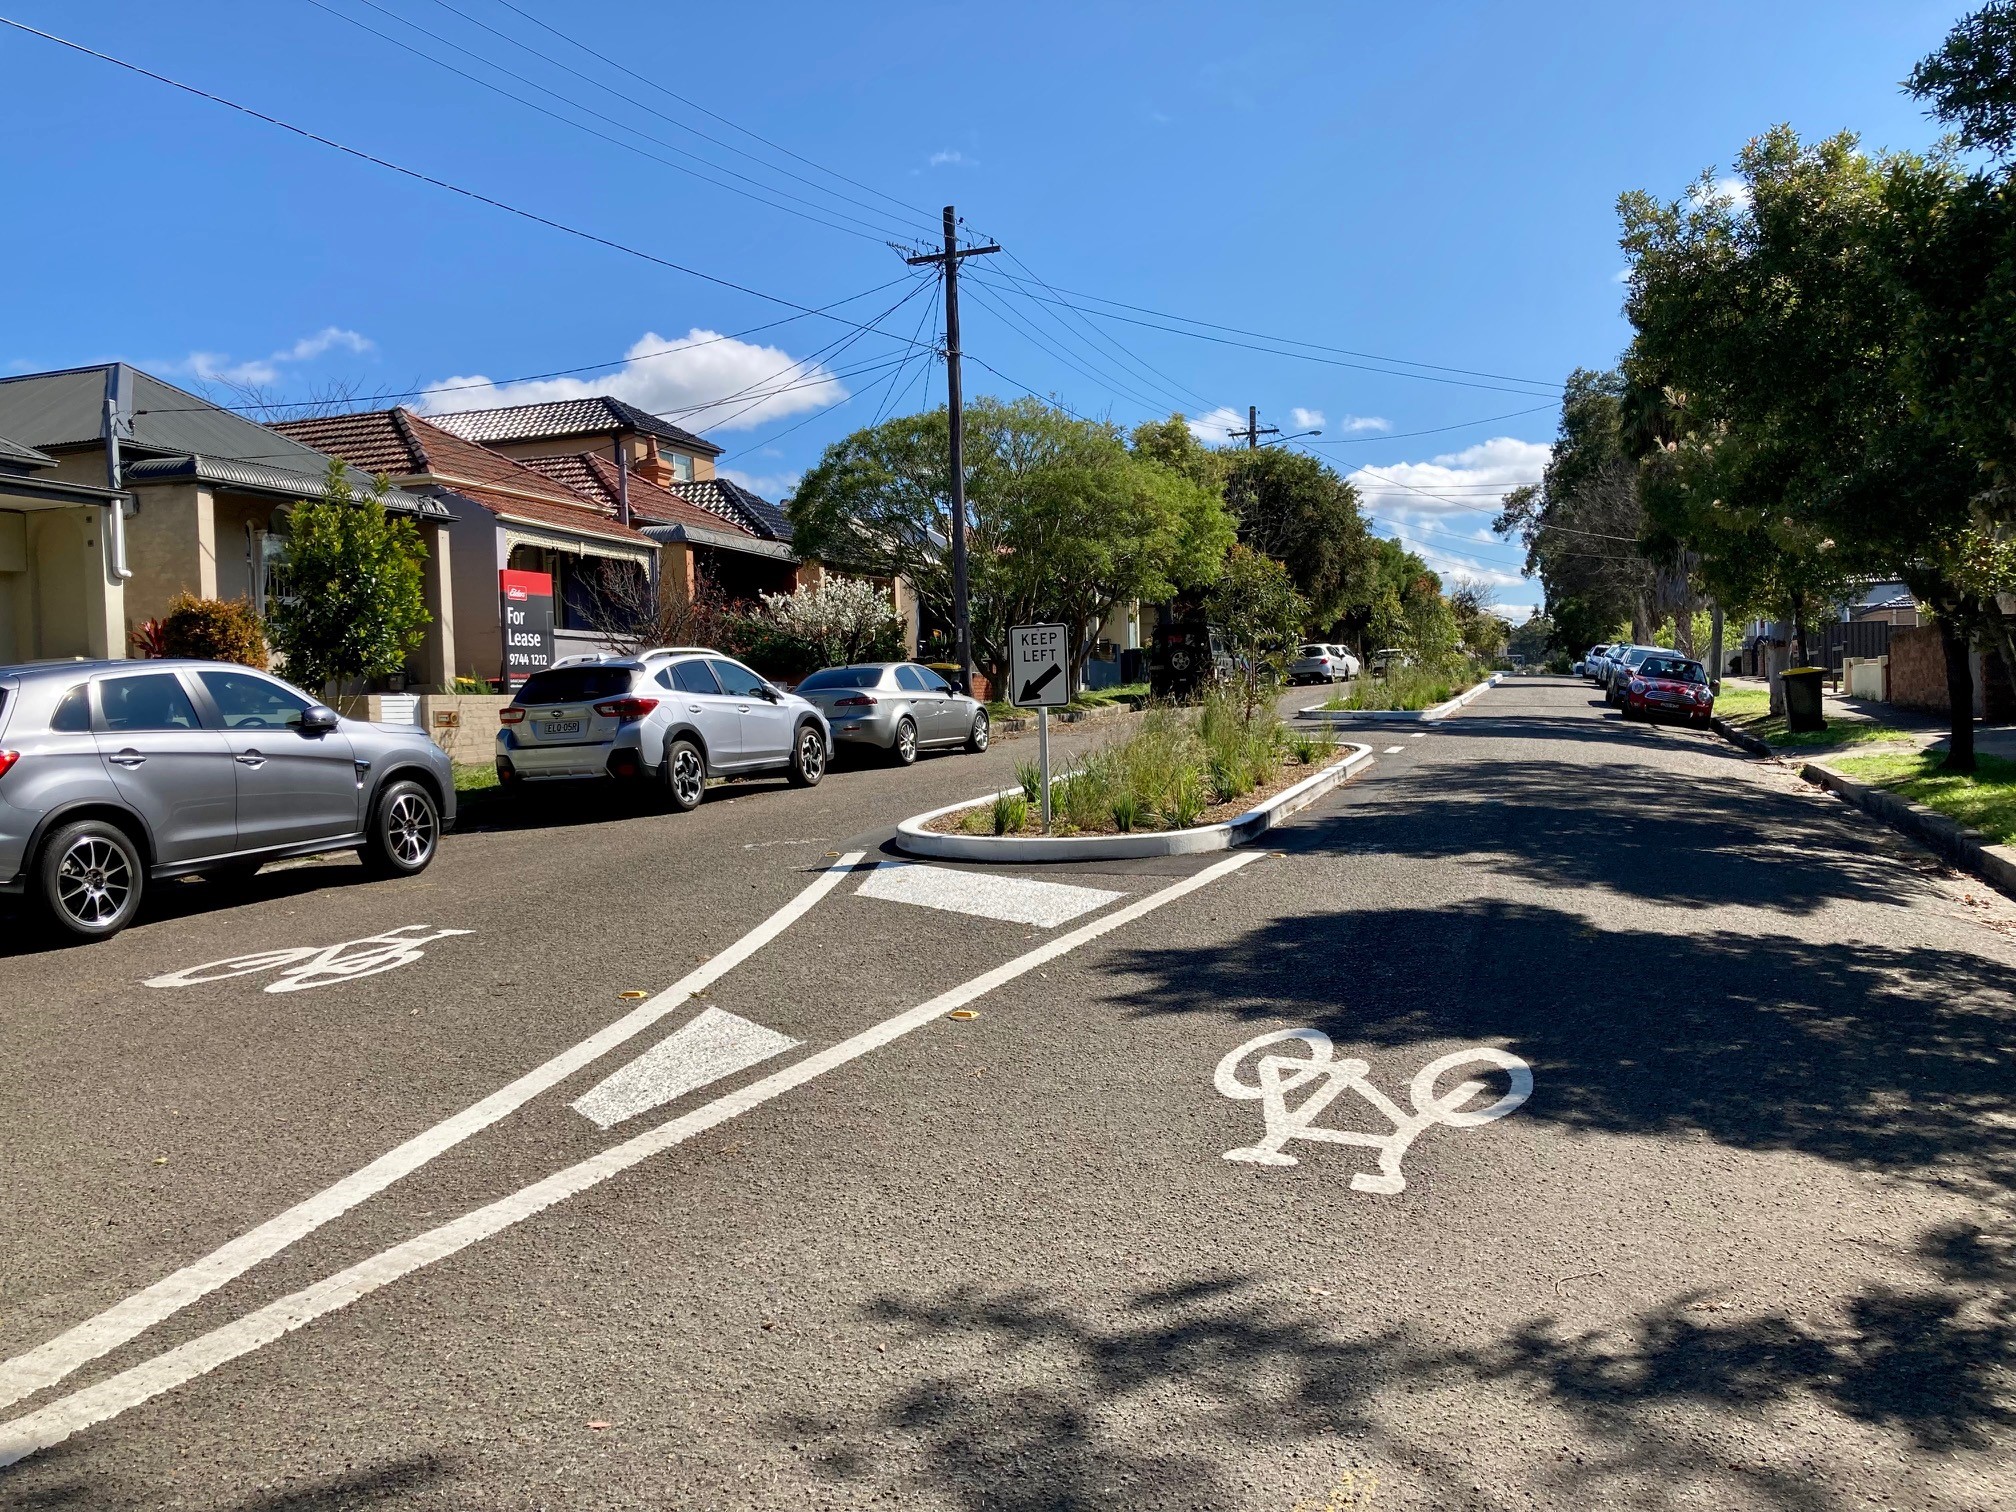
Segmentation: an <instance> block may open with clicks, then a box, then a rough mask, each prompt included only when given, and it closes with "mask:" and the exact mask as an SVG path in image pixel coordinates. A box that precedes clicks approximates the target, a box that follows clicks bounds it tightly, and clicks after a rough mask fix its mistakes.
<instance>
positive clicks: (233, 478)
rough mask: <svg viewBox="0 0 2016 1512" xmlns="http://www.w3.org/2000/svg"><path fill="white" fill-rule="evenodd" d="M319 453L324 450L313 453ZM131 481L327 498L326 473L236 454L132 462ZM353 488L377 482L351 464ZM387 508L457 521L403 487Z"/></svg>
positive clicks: (392, 492) (393, 492)
mask: <svg viewBox="0 0 2016 1512" xmlns="http://www.w3.org/2000/svg"><path fill="white" fill-rule="evenodd" d="M312 455H318V456H319V454H312ZM121 472H122V474H123V475H124V477H125V480H126V482H127V483H128V484H129V485H130V484H141V483H161V482H169V481H173V480H174V479H178V478H188V479H191V480H193V481H196V482H200V483H215V484H221V485H223V486H225V487H227V488H244V489H250V490H252V491H253V492H255V493H267V494H277V495H280V496H282V497H284V498H288V499H319V498H321V497H322V483H323V474H322V473H321V472H320V471H317V472H315V473H312V474H311V473H305V472H295V471H293V470H292V469H290V468H283V467H266V466H264V465H262V464H260V463H257V462H241V461H239V460H238V459H237V458H236V457H204V456H190V457H148V458H145V459H143V460H141V461H138V462H129V463H127V464H126V466H125V467H124V468H122V469H121ZM345 473H346V475H347V477H348V478H349V481H350V486H351V487H352V488H353V489H355V490H356V491H357V494H358V496H359V497H360V498H361V497H363V496H365V495H367V494H369V493H370V492H371V491H372V489H373V487H374V486H375V484H374V482H373V480H372V479H371V478H369V477H367V476H366V475H365V474H363V473H361V472H359V471H357V469H355V468H354V467H353V468H346V469H345ZM384 503H385V507H386V508H387V509H389V510H391V511H393V512H394V513H395V514H410V515H419V516H420V517H421V518H423V519H428V520H452V519H454V518H455V515H454V512H453V511H452V510H450V509H449V508H448V506H447V505H446V504H443V503H442V502H441V501H440V500H439V499H432V498H429V497H427V496H426V495H425V494H417V493H408V492H407V491H406V490H404V489H400V488H388V489H386V490H385V496H384Z"/></svg>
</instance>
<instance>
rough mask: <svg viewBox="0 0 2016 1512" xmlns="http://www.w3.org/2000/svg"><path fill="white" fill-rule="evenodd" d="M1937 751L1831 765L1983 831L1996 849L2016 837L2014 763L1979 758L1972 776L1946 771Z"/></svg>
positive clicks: (1845, 760) (1850, 759)
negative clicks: (1940, 765) (1941, 766)
mask: <svg viewBox="0 0 2016 1512" xmlns="http://www.w3.org/2000/svg"><path fill="white" fill-rule="evenodd" d="M1943 759H1944V758H1943V757H1942V755H1941V754H1940V753H1939V752H1937V751H1932V752H1899V753H1897V754H1894V755H1892V754H1882V755H1874V756H1845V757H1843V758H1842V759H1841V760H1839V761H1830V762H1829V763H1828V765H1829V766H1830V767H1832V768H1833V769H1834V770H1835V771H1837V772H1839V773H1841V774H1842V775H1843V776H1844V777H1852V778H1854V779H1855V780H1856V781H1857V782H1866V783H1868V784H1869V785H1870V786H1871V787H1879V788H1883V789H1884V790H1886V791H1888V792H1892V793H1895V794H1897V795H1898V796H1899V797H1900V798H1908V799H1910V800H1911V801H1912V802H1913V803H1922V804H1924V805H1925V807H1927V808H1929V809H1932V810H1934V811H1936V812H1938V813H1941V814H1944V815H1945V816H1946V817H1947V818H1949V819H1957V820H1958V821H1959V822H1960V823H1962V824H1965V825H1967V826H1969V827H1970V828H1973V829H1977V830H1979V831H1981V833H1982V834H1984V835H1986V836H1987V837H1988V838H1989V840H1990V841H1991V842H1993V843H1994V844H1996V845H2007V844H2008V843H2009V842H2010V841H2011V840H2012V839H2016V761H2008V760H2005V759H2003V758H2002V757H2000V756H1981V757H1977V758H1976V765H1977V766H1978V768H1979V770H1978V771H1976V772H1975V773H1974V775H1973V776H1971V777H1968V776H1963V775H1961V774H1959V773H1957V772H1942V771H1940V770H1939V763H1940V761H1941V760H1943Z"/></svg>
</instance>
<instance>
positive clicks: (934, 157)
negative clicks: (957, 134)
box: [925, 147, 980, 168]
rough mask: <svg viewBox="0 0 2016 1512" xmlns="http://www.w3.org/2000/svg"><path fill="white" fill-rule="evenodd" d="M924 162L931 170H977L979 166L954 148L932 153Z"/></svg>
mask: <svg viewBox="0 0 2016 1512" xmlns="http://www.w3.org/2000/svg"><path fill="white" fill-rule="evenodd" d="M925 162H926V163H927V164H928V165H929V166H930V167H933V168H977V167H979V166H980V165H979V164H978V163H976V162H974V161H973V159H971V158H969V157H968V156H966V154H965V153H963V152H960V151H959V150H958V149H956V148H952V147H948V148H946V149H945V150H944V151H942V152H934V153H932V154H931V156H930V157H928V158H926V159H925Z"/></svg>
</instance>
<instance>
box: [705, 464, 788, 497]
mask: <svg viewBox="0 0 2016 1512" xmlns="http://www.w3.org/2000/svg"><path fill="white" fill-rule="evenodd" d="M717 471H718V472H719V473H720V474H721V476H722V477H724V478H726V479H727V480H728V481H729V482H731V483H740V484H741V485H742V486H743V487H744V488H746V489H748V490H749V491H750V492H751V493H754V494H761V495H762V496H763V497H764V498H766V499H788V498H790V497H791V495H793V494H794V493H796V492H798V480H799V479H800V478H803V477H804V476H805V474H803V473H799V472H785V473H746V472H743V471H742V470H741V469H740V468H739V467H723V468H719V469H717Z"/></svg>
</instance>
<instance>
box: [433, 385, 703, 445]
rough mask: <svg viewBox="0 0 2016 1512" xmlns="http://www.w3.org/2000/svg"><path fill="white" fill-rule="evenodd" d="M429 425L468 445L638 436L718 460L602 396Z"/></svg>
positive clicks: (684, 433)
mask: <svg viewBox="0 0 2016 1512" xmlns="http://www.w3.org/2000/svg"><path fill="white" fill-rule="evenodd" d="M435 419H436V420H438V421H439V422H440V423H441V424H442V425H443V426H446V427H447V428H448V429H450V430H452V431H454V432H455V434H456V435H458V436H466V437H467V438H468V439H469V440H471V441H483V442H495V441H552V440H557V439H559V438H561V437H563V436H603V435H610V434H613V433H614V432H616V431H621V430H631V431H642V432H643V433H644V434H645V435H647V436H662V437H663V438H665V439H666V440H668V441H671V442H673V443H674V444H675V445H677V446H679V447H680V448H681V449H682V450H685V451H690V452H697V453H698V454H699V455H701V456H703V457H718V456H720V455H721V448H720V447H718V446H716V445H715V444H714V443H713V442H712V441H706V440H702V439H701V438H700V437H699V436H696V435H694V434H693V432H691V431H689V430H685V429H682V428H681V427H679V426H677V425H674V424H672V423H671V422H670V421H669V420H661V419H659V418H658V417H657V416H656V415H654V414H652V413H651V412H650V411H649V410H641V409H639V408H637V406H636V405H634V404H625V403H624V402H623V401H622V400H621V399H612V398H610V397H609V396H608V395H606V394H601V395H597V396H596V397H594V398H592V399H555V400H550V401H548V402H547V403H544V404H513V405H510V406H508V407H507V408H504V409H487V410H461V411H458V412H456V413H454V414H447V415H437V416H435Z"/></svg>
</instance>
